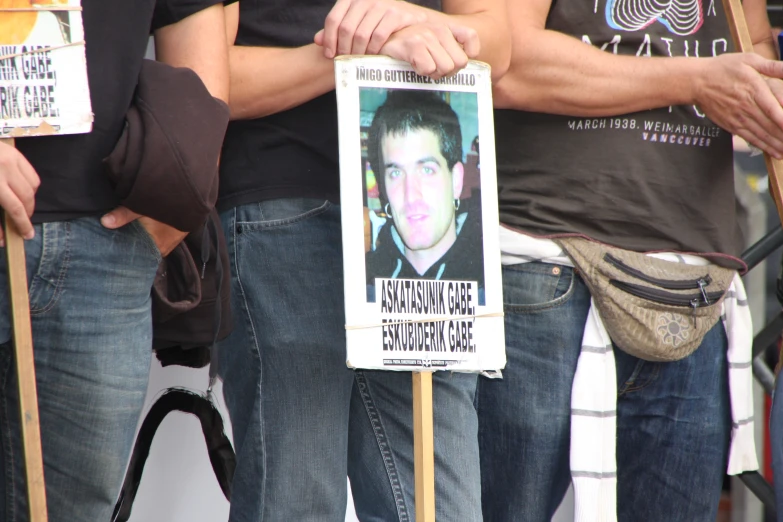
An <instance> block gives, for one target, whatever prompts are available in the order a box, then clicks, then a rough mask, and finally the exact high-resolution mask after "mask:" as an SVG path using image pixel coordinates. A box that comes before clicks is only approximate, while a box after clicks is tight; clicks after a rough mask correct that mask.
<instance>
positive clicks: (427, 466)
mask: <svg viewBox="0 0 783 522" xmlns="http://www.w3.org/2000/svg"><path fill="white" fill-rule="evenodd" d="M434 442H435V437H434V433H433V427H432V372H413V457H414V473H415V476H416V478H415V482H416V498H415V502H416V520H417V522H435V447H434Z"/></svg>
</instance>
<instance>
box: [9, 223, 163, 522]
mask: <svg viewBox="0 0 783 522" xmlns="http://www.w3.org/2000/svg"><path fill="white" fill-rule="evenodd" d="M35 233H36V236H35V239H33V240H31V241H26V242H25V244H26V254H27V278H28V284H29V289H30V315H31V320H32V330H33V344H34V353H35V370H36V382H37V386H38V401H39V415H40V421H41V438H42V446H43V457H44V476H45V481H46V497H47V504H48V512H49V521H50V522H75V521H90V522H93V521H95V522H99V521H105V522H109V520H110V519H111V515H112V511H113V509H114V504H115V502H116V501H117V495H118V494H119V491H120V487H121V485H122V481H123V478H124V475H125V467H126V465H127V462H128V458H129V457H130V452H131V448H132V444H133V437H134V432H135V429H136V424H137V422H138V420H139V415H140V414H141V411H142V407H143V405H144V397H145V395H146V392H147V378H148V374H149V365H150V358H151V354H152V319H151V314H150V288H151V286H152V282H153V278H154V277H155V272H156V270H157V266H158V262H159V261H160V253H159V252H158V250H157V248H156V247H155V244H154V242H153V241H152V238H151V237H150V236H149V235H148V234H147V232H146V231H144V229H143V228H141V226H140V225H138V224H137V223H132V224H130V225H127V226H125V227H123V228H121V229H119V230H108V229H105V228H103V227H102V226H101V225H100V222H99V221H98V218H96V217H89V218H81V219H75V220H72V221H62V222H55V223H46V224H43V225H36V226H35ZM0 254H1V255H0V257H1V259H0V343H2V344H1V345H0V394H2V400H0V442H2V451H0V469H2V471H3V480H0V519H2V520H3V521H4V522H22V521H26V520H28V514H27V492H26V488H25V481H24V470H23V459H22V450H21V433H20V425H19V408H18V395H17V381H16V374H15V370H14V368H15V367H14V361H13V346H12V343H11V342H10V339H11V326H10V325H11V323H10V304H9V298H8V282H7V276H6V273H7V272H6V260H5V252H1V253H0Z"/></svg>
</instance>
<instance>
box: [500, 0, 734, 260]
mask: <svg viewBox="0 0 783 522" xmlns="http://www.w3.org/2000/svg"><path fill="white" fill-rule="evenodd" d="M645 2H647V3H645ZM648 4H649V5H648ZM653 4H654V2H653V3H650V2H649V1H648V0H639V2H636V3H634V1H633V0H596V2H586V1H584V0H557V2H555V3H554V4H553V6H552V9H551V11H550V13H549V17H548V19H547V28H549V29H553V30H556V31H560V32H563V33H566V34H569V35H571V36H574V37H576V38H578V39H580V40H582V41H583V42H584V43H585V45H593V46H595V47H597V48H599V49H602V50H604V51H605V52H615V53H617V54H625V55H636V56H663V57H667V56H701V57H707V56H715V55H718V54H721V53H724V52H728V51H731V50H732V46H731V43H730V42H731V36H730V35H729V31H728V28H727V24H726V17H725V14H724V11H723V6H722V4H721V2H719V1H715V2H705V3H704V5H703V8H702V7H701V4H699V5H697V3H693V5H692V6H691V4H688V5H689V6H691V7H692V9H690V8H689V9H685V8H683V9H680V8H678V9H674V8H671V9H670V10H668V11H666V10H664V11H661V12H658V11H656V10H655V9H657V7H655V6H654V5H653ZM655 5H657V4H655ZM653 7H655V9H653ZM648 8H649V9H648ZM605 88H606V89H607V90H608V91H611V89H612V88H613V86H612V85H611V84H610V83H609V82H607V83H606V86H605ZM495 135H496V137H497V140H498V141H497V157H498V188H499V203H500V216H501V221H502V222H503V223H505V224H508V225H510V226H512V227H513V228H516V229H519V230H522V231H524V232H528V233H532V234H534V235H540V236H552V235H557V234H574V233H577V234H584V235H586V236H589V237H592V238H594V239H597V240H600V241H603V242H605V243H608V244H612V245H615V246H618V247H622V248H626V249H629V250H636V251H655V250H675V251H681V252H694V253H720V254H728V255H732V256H736V255H738V254H739V245H738V244H737V234H736V226H737V224H736V218H735V203H734V175H733V164H732V144H731V135H730V134H729V133H728V132H726V131H725V130H723V129H721V128H719V127H717V126H716V125H715V124H713V123H712V122H711V121H710V120H709V119H707V118H706V117H704V115H703V114H701V112H700V111H699V109H698V108H697V107H693V106H675V107H671V108H669V107H664V108H660V109H655V110H649V111H642V112H638V113H634V114H627V115H623V116H616V117H606V118H577V117H568V116H556V115H550V114H537V113H529V112H523V111H511V110H496V111H495ZM715 259H716V261H717V262H719V263H722V264H726V265H728V266H738V265H737V263H736V262H735V261H734V260H732V259H728V258H725V257H720V256H718V257H716V258H715Z"/></svg>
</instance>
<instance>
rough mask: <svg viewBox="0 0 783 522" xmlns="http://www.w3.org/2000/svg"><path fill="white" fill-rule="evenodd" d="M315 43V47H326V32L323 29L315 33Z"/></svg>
mask: <svg viewBox="0 0 783 522" xmlns="http://www.w3.org/2000/svg"><path fill="white" fill-rule="evenodd" d="M313 42H315V45H320V46H321V47H323V45H324V30H323V29H321V30H320V31H318V32H317V33H315V36H314V37H313Z"/></svg>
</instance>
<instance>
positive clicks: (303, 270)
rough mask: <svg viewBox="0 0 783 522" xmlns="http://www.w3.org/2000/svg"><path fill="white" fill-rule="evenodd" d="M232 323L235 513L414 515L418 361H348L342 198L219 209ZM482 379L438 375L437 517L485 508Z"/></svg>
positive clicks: (222, 367)
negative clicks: (349, 510)
mask: <svg viewBox="0 0 783 522" xmlns="http://www.w3.org/2000/svg"><path fill="white" fill-rule="evenodd" d="M221 219H222V221H223V226H224V230H225V232H226V237H227V240H228V247H229V254H230V259H231V279H232V292H233V295H232V309H233V311H234V318H235V319H234V321H235V324H234V331H233V333H232V334H231V336H230V337H229V338H228V339H226V340H225V341H223V342H221V345H220V350H219V353H220V356H219V357H220V362H219V374H220V376H221V378H222V379H223V381H224V384H223V393H224V396H225V400H226V405H227V407H228V410H229V414H230V416H231V424H232V428H233V433H234V446H235V449H236V454H237V467H236V472H235V474H234V480H233V485H232V496H231V514H230V517H229V519H230V521H231V522H262V521H263V522H278V521H296V522H342V521H344V520H345V510H346V498H347V491H346V480H345V477H346V474H349V475H350V479H351V488H352V492H353V495H354V500H355V503H356V510H357V514H358V515H359V517H360V519H361V520H363V521H383V522H389V521H392V520H400V521H408V520H414V517H415V508H414V505H413V489H414V480H413V438H412V422H413V418H412V407H411V406H412V392H411V386H412V384H411V374H410V372H391V371H389V372H385V371H363V372H355V371H353V370H350V369H348V368H347V367H346V364H345V359H346V353H345V316H344V302H343V264H342V262H343V260H342V238H341V235H340V207H339V206H337V205H333V204H332V203H330V202H328V201H324V200H316V199H277V200H270V201H264V202H261V203H257V204H248V205H243V206H239V207H236V208H233V209H230V210H227V211H224V212H223V213H222V215H221ZM476 381H477V378H476V376H475V375H469V374H451V373H446V372H439V373H438V374H436V376H435V378H434V382H433V401H434V404H435V453H436V456H435V458H436V477H437V480H436V482H437V485H436V505H437V514H438V520H442V521H444V522H445V521H449V520H453V521H455V522H469V521H473V520H480V519H481V509H480V497H479V495H480V482H479V469H478V466H479V460H478V441H477V431H478V423H477V419H476V413H475V409H474V407H473V398H474V395H475V388H476Z"/></svg>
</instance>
